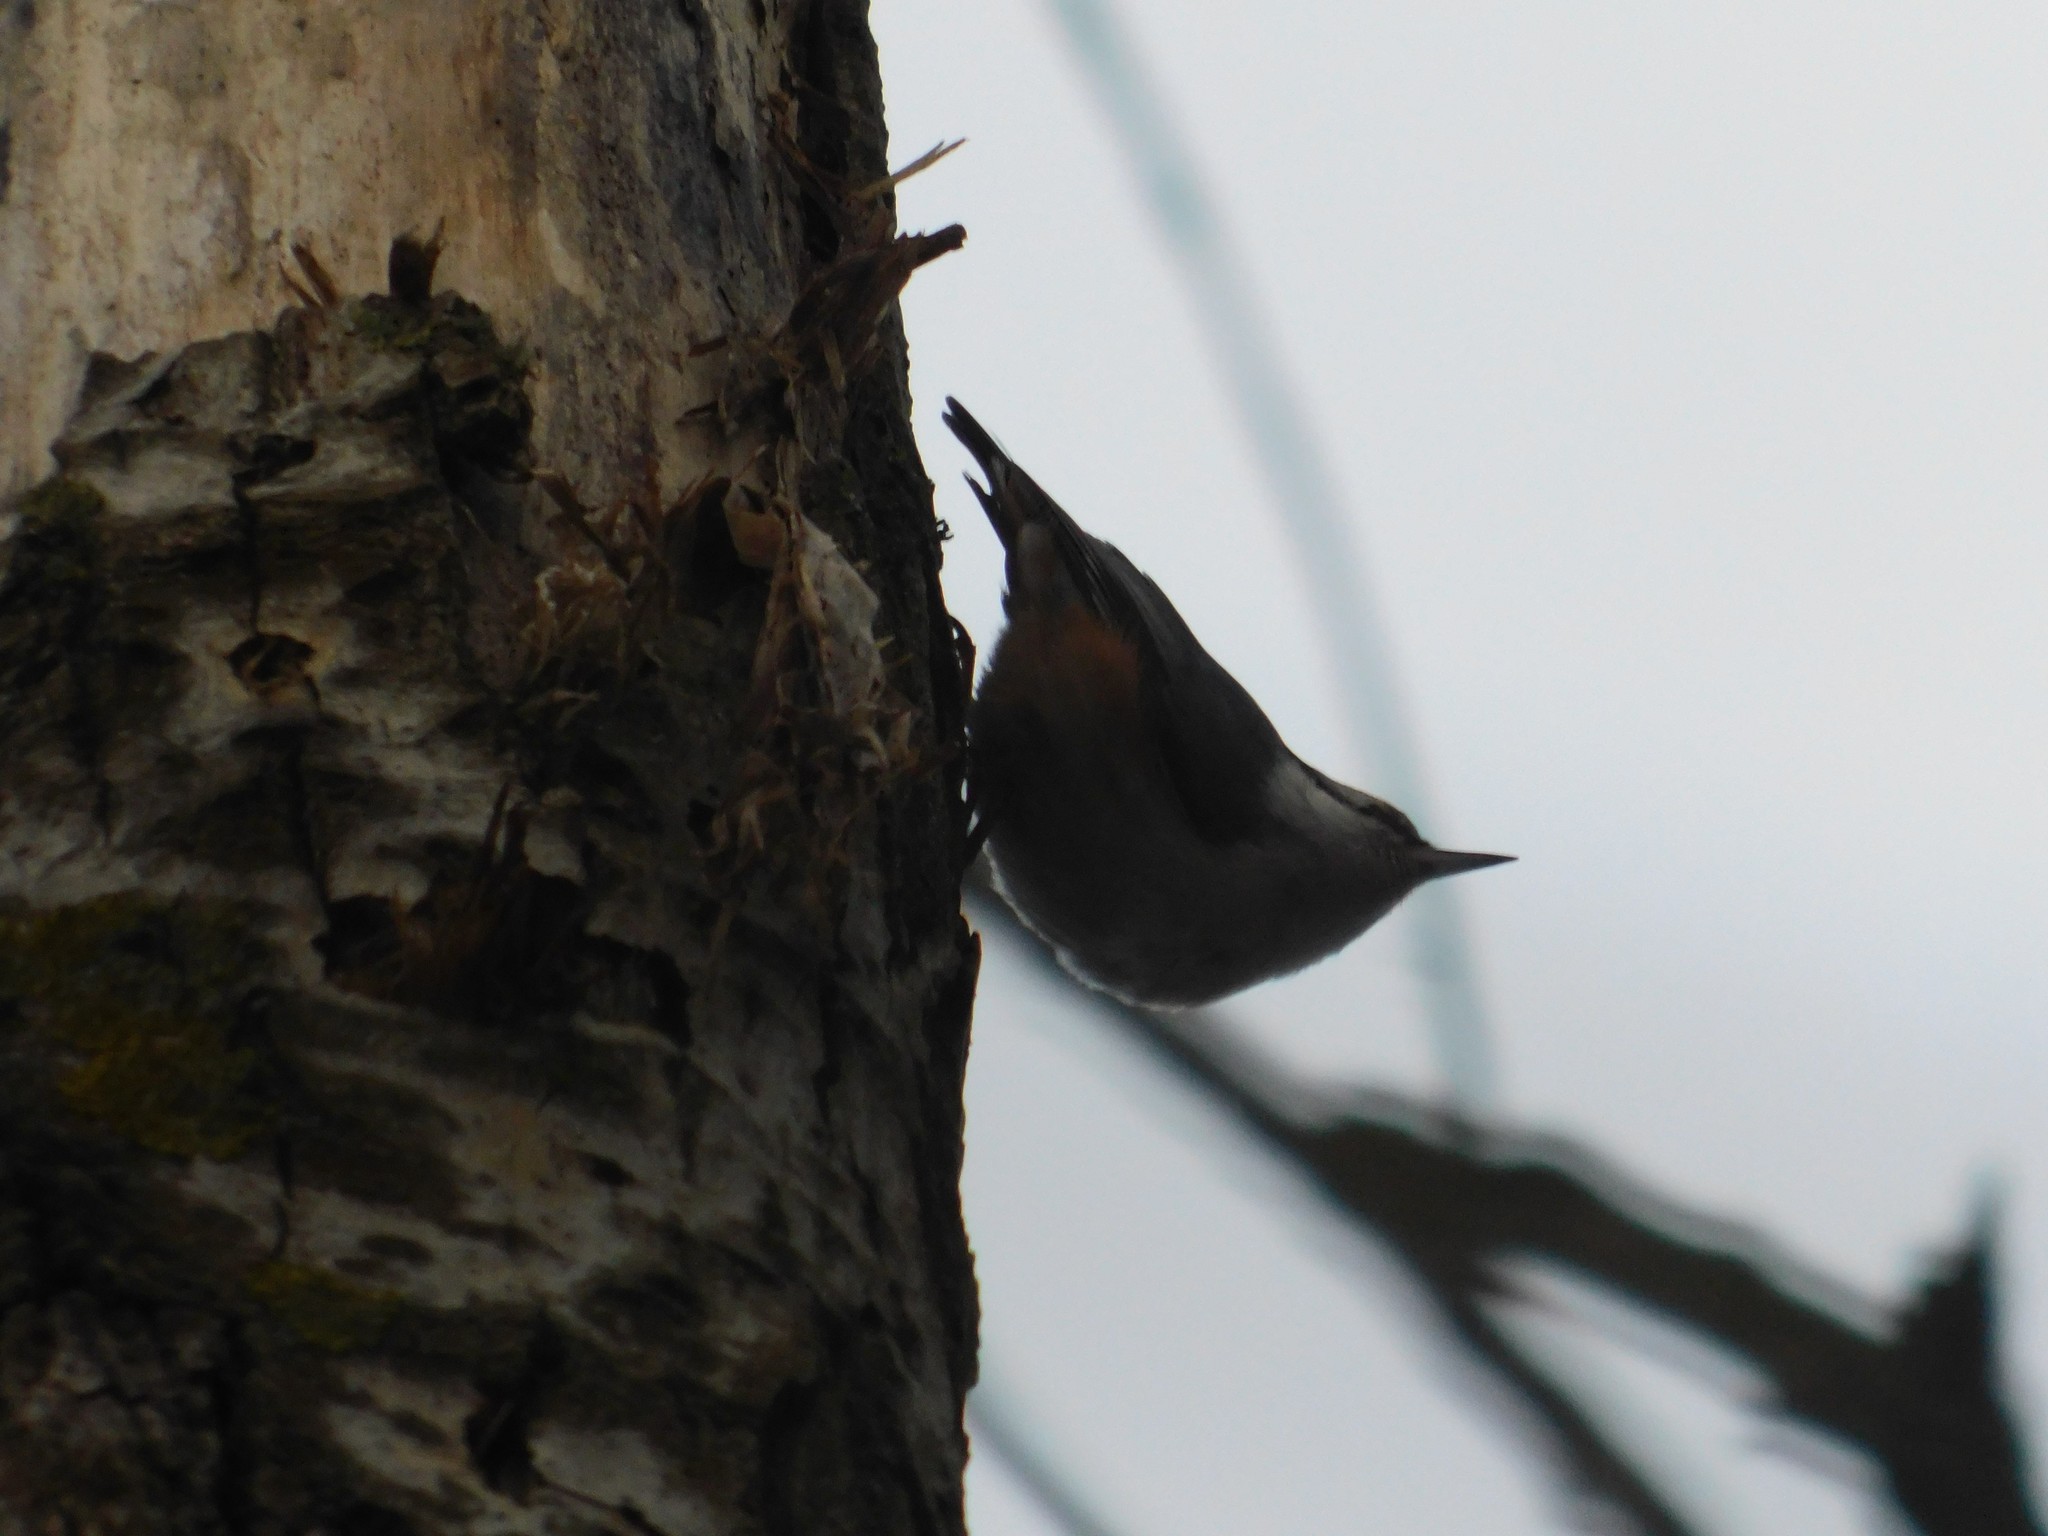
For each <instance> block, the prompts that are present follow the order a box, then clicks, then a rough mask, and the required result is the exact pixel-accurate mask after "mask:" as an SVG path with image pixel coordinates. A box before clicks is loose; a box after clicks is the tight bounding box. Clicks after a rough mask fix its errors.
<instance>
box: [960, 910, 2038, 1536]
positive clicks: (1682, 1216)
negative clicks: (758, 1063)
mask: <svg viewBox="0 0 2048 1536" xmlns="http://www.w3.org/2000/svg"><path fill="white" fill-rule="evenodd" d="M974 913H975V916H976V919H977V921H979V922H980V923H982V925H983V926H985V927H1003V928H1007V929H1009V930H1010V931H1011V932H1013V933H1015V934H1017V935H1018V936H1019V937H1022V938H1025V939H1026V940H1027V942H1029V943H1030V944H1031V947H1032V951H1033V953H1035V954H1038V955H1041V956H1045V952H1044V950H1043V948H1042V947H1040V946H1038V945H1037V943H1036V941H1035V940H1031V939H1030V938H1029V935H1027V934H1025V933H1024V932H1023V930H1022V929H1021V928H1019V927H1018V925H1017V924H1016V921H1015V919H1014V918H1012V917H1011V916H1010V914H1009V912H1008V910H1007V909H1006V908H1003V907H1002V906H1001V904H1000V903H999V902H996V901H994V900H993V899H989V898H987V897H985V896H979V895H978V896H977V899H976V900H975V903H974ZM1045 960H1046V964H1047V966H1048V967H1049V968H1050V967H1051V965H1052V962H1051V959H1050V957H1049V956H1045ZM1088 996H1089V998H1090V1000H1091V1002H1093V1003H1094V1004H1095V1005H1096V1007H1097V1008H1098V1010H1099V1011H1100V1013H1101V1014H1102V1016H1103V1017H1105V1018H1107V1019H1109V1020H1110V1021H1112V1022H1114V1023H1115V1024H1117V1025H1118V1026H1119V1027H1121V1028H1122V1029H1124V1030H1125V1031H1126V1032H1128V1033H1129V1034H1131V1035H1133V1036H1135V1037H1136V1038H1137V1039H1139V1040H1141V1041H1142V1042H1144V1043H1145V1044H1146V1045H1147V1046H1149V1047H1151V1048H1152V1049H1153V1050H1155V1051H1156V1052H1158V1053H1159V1054H1161V1055H1162V1056H1164V1057H1165V1058H1166V1059H1167V1060H1168V1061H1169V1062H1170V1063H1171V1064H1172V1065H1173V1066H1175V1067H1176V1068H1178V1069H1179V1070H1180V1071H1181V1072H1182V1073H1184V1074H1185V1075H1186V1076H1188V1077H1190V1078H1192V1079H1193V1080H1194V1081H1195V1082H1196V1083H1197V1084H1198V1085H1199V1086H1200V1087H1202V1088H1203V1089H1204V1090H1205V1091H1206V1092H1207V1093H1209V1094H1210V1095H1211V1096H1212V1097H1213V1098H1215V1099H1216V1100H1217V1101H1218V1102H1220V1103H1222V1104H1224V1105H1225V1106H1227V1107H1228V1108H1229V1109H1230V1110H1231V1111H1232V1112H1233V1113H1234V1114H1235V1115H1236V1116H1237V1118H1238V1119H1239V1120H1240V1121H1241V1122H1242V1123H1243V1124H1244V1126H1245V1128H1246V1129H1247V1130H1249V1131H1250V1132H1251V1133H1252V1134H1253V1135H1254V1136H1255V1137H1257V1138H1258V1139H1260V1140H1262V1141H1264V1142H1266V1143H1268V1144H1269V1145H1271V1146H1272V1147H1274V1148H1275V1149H1276V1150H1278V1151H1280V1152H1282V1153H1283V1154H1285V1155H1286V1156H1287V1157H1288V1158H1289V1159H1290V1160H1291V1161H1292V1162H1293V1163H1294V1164H1295V1165H1296V1166H1297V1167H1298V1168H1299V1169H1300V1170H1301V1171H1302V1172H1303V1173H1305V1174H1306V1175H1308V1177H1309V1178H1310V1179H1311V1181H1312V1182H1313V1183H1314V1184H1315V1185H1316V1187H1317V1188H1318V1189H1319V1191H1320V1192H1321V1193H1322V1194H1323V1195H1324V1196H1325V1197H1326V1198H1327V1199H1328V1200H1330V1201H1331V1202H1332V1203H1333V1204H1335V1205H1336V1206H1337V1207H1338V1208H1339V1209H1340V1211H1342V1212H1343V1213H1344V1215H1345V1216H1346V1217H1347V1218H1348V1219H1350V1220H1351V1221H1353V1222H1354V1223H1356V1224H1357V1225H1359V1226H1361V1227H1363V1228H1365V1229H1366V1230H1368V1231H1369V1232H1370V1233H1372V1234H1373V1235H1375V1236H1377V1237H1378V1238H1380V1239H1381V1240H1382V1241H1384V1242H1385V1243H1386V1244H1387V1245H1388V1246H1390V1247H1391V1248H1392V1250H1393V1251H1394V1252H1395V1253H1396V1254H1397V1255H1398V1256H1399V1257H1400V1258H1401V1259H1402V1260H1403V1261H1404V1262H1405V1263H1406V1265H1407V1266H1408V1267H1409V1269H1410V1270H1411V1271H1412V1274H1413V1277H1414V1278H1415V1279H1416V1280H1417V1281H1418V1282H1419V1284H1420V1286H1421V1287H1422V1289H1423V1291H1424V1293H1425V1294H1426V1295H1427V1296H1428V1297H1429V1298H1430V1300H1431V1301H1432V1302H1433V1303H1434V1304H1435V1306H1436V1307H1437V1308H1438V1310H1439V1312H1440V1314H1441V1316H1442V1318H1443V1321H1444V1322H1445V1323H1446V1324H1447V1325H1448V1327H1449V1329H1450V1330H1451V1332H1452V1333H1453V1334H1454V1335H1455V1336H1456V1337H1457V1338H1458V1339H1459V1341H1460V1342H1461V1343H1462V1344H1463V1345H1464V1346H1465V1347H1466V1348H1468V1349H1469V1350H1471V1351H1472V1352H1473V1354H1474V1355H1476V1356H1477V1357H1478V1359H1479V1360H1480V1361H1481V1362H1482V1363H1483V1364H1484V1365H1485V1366H1486V1368H1487V1369H1488V1370H1489V1372H1491V1373H1492V1374H1493V1375H1494V1376H1495V1377H1496V1378H1497V1379H1498V1380H1500V1381H1501V1383H1502V1384H1503V1385H1504V1386H1505V1387H1506V1388H1508V1389H1509V1391H1510V1392H1511V1393H1512V1394H1513V1396H1514V1398H1515V1399H1516V1400H1517V1401H1519V1402H1520V1403H1521V1404H1522V1405H1523V1406H1524V1407H1525V1408H1526V1409H1527V1410H1528V1411H1529V1412H1530V1413H1531V1414H1532V1415H1533V1416H1534V1417H1535V1418H1536V1420H1537V1421H1538V1422H1540V1423H1541V1424H1543V1425H1544V1426H1545V1428H1546V1429H1547V1431H1548V1433H1549V1437H1550V1439H1551V1440H1552V1442H1553V1444H1554V1445H1555V1446H1556V1447H1557V1449H1558V1452H1559V1454H1560V1455H1561V1456H1562V1458H1563V1460H1564V1463H1565V1465H1566V1466H1567V1467H1568V1469H1569V1471H1570V1473H1571V1476H1572V1478H1573V1480H1574V1481H1575V1482H1577V1483H1578V1484H1579V1485H1580V1486H1582V1487H1583V1488H1585V1489H1586V1490H1587V1491H1588V1492H1590V1493H1592V1494H1594V1495H1595V1496H1597V1497H1599V1498H1601V1499H1603V1500H1605V1501H1607V1502H1609V1503H1610V1504H1612V1505H1613V1506H1614V1507H1615V1508H1616V1509H1617V1510H1618V1511H1620V1512H1623V1513H1625V1514H1626V1515H1627V1516H1628V1517H1629V1518H1631V1519H1632V1520H1633V1521H1634V1522H1635V1523H1636V1524H1637V1525H1638V1526H1639V1527H1640V1528H1641V1529H1642V1530H1644V1531H1646V1532H1658V1533H1663V1532H1672V1533H1678V1532H1682V1531H1684V1530H1685V1529H1686V1527H1685V1525H1684V1524H1683V1523H1682V1522H1681V1521H1680V1519H1679V1517H1678V1516H1677V1515H1676V1514H1675V1513H1674V1512H1673V1511H1672V1510H1671V1509H1670V1507H1669V1506H1668V1505H1667V1504H1666V1503H1665V1502H1664V1500H1663V1499H1662V1498H1661V1497H1660V1496H1659V1495H1658V1494H1657V1493H1656V1492H1655V1490H1654V1488H1653V1485H1652V1484H1651V1482H1650V1481H1649V1479H1648V1478H1647V1476H1646V1475H1645V1474H1644V1473H1643V1472H1642V1471H1641V1470H1640V1469H1638V1468H1636V1467H1634V1466H1633V1465H1632V1463H1631V1462H1630V1460H1629V1458H1628V1457H1627V1456H1626V1454H1625V1453H1624V1452H1622V1451H1621V1450H1620V1449H1619V1448H1617V1447H1615V1446H1613V1445H1612V1444H1610V1443H1609V1442H1607V1441H1606V1440H1605V1439H1604V1438H1603V1437H1602V1436H1601V1435H1600V1434H1599V1432H1598V1431H1597V1429H1595V1427H1594V1426H1593V1425H1592V1424H1591V1422H1590V1421H1589V1420H1587V1419H1586V1418H1585V1416H1584V1415H1583V1414H1582V1413H1581V1412H1580V1411H1579V1409H1578V1408H1577V1406H1576V1405H1575V1404H1574V1403H1573V1402H1572V1400H1571V1398H1570V1396H1569V1394H1567V1393H1566V1392H1565V1391H1564V1390H1563V1389H1562V1388H1561V1387H1558V1386H1557V1385H1556V1384H1555V1383H1553V1382H1551V1381H1550V1380H1549V1379H1548V1378H1547V1377H1546V1376H1545V1375H1544V1374H1543V1372H1542V1371H1541V1370H1540V1369H1538V1367H1537V1366H1536V1365H1535V1364H1534V1363H1533V1362H1532V1361H1530V1360H1529V1359H1528V1358H1527V1357H1526V1356H1525V1355H1523V1354H1522V1353H1521V1352H1520V1351H1519V1350H1518V1349H1517V1348H1516V1347H1515V1345H1514V1344H1513V1342H1512V1341H1511V1340H1510V1339H1508V1338H1507V1337H1506V1336H1505V1335H1504V1334H1502V1333H1501V1332H1500V1331H1499V1330H1498V1329H1497V1328H1495V1327H1494V1326H1493V1324H1492V1322H1491V1320H1490V1319H1489V1318H1488V1317H1487V1315H1486V1312H1485V1310H1484V1307H1483V1305H1482V1303H1483V1302H1484V1301H1485V1300H1486V1299H1487V1298H1488V1297H1489V1296H1492V1295H1494V1294H1497V1292H1498V1290H1499V1282H1500V1272H1499V1265H1500V1262H1501V1261H1502V1260H1504V1259H1506V1258H1509V1257H1512V1256H1516V1255H1525V1256H1537V1257H1541V1258H1544V1259H1549V1260H1552V1261H1554V1262H1556V1263H1559V1264H1562V1265H1564V1266H1566V1267H1568V1268H1570V1269H1572V1270H1575V1271H1577V1272H1578V1273H1580V1274H1582V1275H1584V1276H1586V1277H1587V1278H1589V1279H1591V1280H1593V1281H1596V1282H1598V1283H1600V1284H1602V1285H1605V1286H1608V1287H1611V1288H1612V1289H1613V1290H1614V1291H1616V1292H1617V1293H1619V1294H1620V1295H1622V1296H1625V1297H1628V1298H1630V1299H1632V1300H1635V1301H1637V1302H1640V1303H1642V1304H1643V1305H1645V1306H1648V1307H1651V1308H1654V1309H1655V1310H1657V1311H1658V1312H1661V1313H1663V1314H1664V1315H1665V1316H1667V1317H1669V1318H1671V1319H1673V1320H1674V1321H1676V1322H1679V1323H1681V1324H1683V1325H1685V1326H1686V1327H1688V1328H1690V1329H1693V1330H1695V1331H1696V1332H1697V1333H1699V1334H1700V1335H1702V1336H1704V1337H1705V1338H1707V1339H1709V1340H1711V1341H1713V1342H1714V1343H1717V1344H1719V1345H1721V1346H1722V1347H1724V1348H1725V1349H1727V1350H1729V1351H1731V1352H1733V1353H1734V1354H1737V1355H1739V1356H1741V1357H1743V1358H1745V1359H1747V1360H1748V1361H1750V1362H1751V1363H1752V1364H1754V1365H1755V1366H1756V1367H1757V1368H1758V1369H1759V1370H1761V1371H1762V1372H1763V1374H1764V1375H1765V1376H1766V1377H1767V1378H1768V1379H1769V1381H1770V1382H1771V1384H1772V1387H1773V1389H1774V1392H1775V1394H1776V1402H1775V1405H1774V1406H1776V1407H1777V1408H1778V1409H1779V1410H1780V1411H1782V1412H1783V1413H1785V1414H1786V1415H1788V1416H1790V1417H1792V1418H1794V1419H1798V1420H1800V1421H1802V1422H1803V1423H1805V1424H1806V1425H1808V1426H1809V1427H1811V1428H1813V1429H1816V1430H1818V1431H1820V1432H1821V1433H1823V1434H1825V1435H1828V1436H1831V1437H1834V1438H1836V1439H1838V1440H1841V1441H1845V1442H1847V1443H1849V1444H1850V1445H1853V1446H1856V1447H1859V1448H1861V1449H1863V1450H1865V1451H1867V1452H1868V1453H1869V1454H1870V1455H1871V1456H1872V1457H1873V1458H1875V1460H1876V1461H1877V1462H1878V1464H1879V1465H1881V1466H1882V1467H1883V1468H1884V1470H1885V1474H1886V1477H1887V1480H1888V1481H1889V1484H1890V1487H1891V1491H1892V1494H1893V1497H1894V1498H1895V1499H1896V1501H1897V1503H1898V1506H1899V1508H1900V1510H1901V1511H1902V1512H1903V1513H1905V1514H1906V1515H1907V1516H1908V1517H1910V1518H1911V1519H1912V1520H1913V1521H1914V1522H1915V1523H1916V1524H1917V1526H1918V1527H1919V1528H1920V1529H1921V1530H1922V1531H1923V1532H1925V1533H1926V1536H1965V1533H1968V1536H2041V1531H2042V1527H2041V1525H2040V1522H2039V1520H2038V1519H2037V1517H2036V1516H2035V1515H2034V1514H2033V1513H2032V1512H2031V1510H2030V1507H2029V1504H2028V1501H2027V1495H2026V1477H2025V1468H2024V1459H2023V1453H2022V1450H2021V1447H2020V1444H2019V1439H2018V1436H2017V1435H2016V1434H2015V1432H2014V1428H2013V1422H2012V1415H2011V1412H2010V1410H2009V1408H2008V1406H2007V1405H2006V1403H2005V1401H2004V1395H2003V1392H2002V1391H2001V1389H2000V1386H1999V1383H1998V1380H1997V1371H1996V1368H1995V1359H1996V1357H1995V1351H1994V1348H1993V1343H1992V1333H1993V1325H1992V1313H1993V1307H1992V1292H1991V1285H1990V1280H1989V1266H1990V1255H1989V1248H1990V1240H1989V1233H1988V1223H1986V1224H1982V1225H1980V1228H1979V1230H1978V1232H1977V1233H1976V1234H1975V1235H1974V1236H1973V1237H1972V1238H1971V1240H1970V1241H1969V1243H1968V1244H1967V1245H1966V1246H1965V1247H1964V1248H1963V1250H1962V1251H1961V1253H1960V1254H1958V1255H1956V1256H1955V1258H1954V1259H1953V1260H1952V1261H1951V1267H1950V1269H1949V1271H1948V1272H1947V1273H1945V1274H1943V1275H1940V1276H1937V1277H1936V1278H1935V1279H1933V1280H1931V1281H1930V1282H1929V1283H1928V1284H1927V1285H1926V1286H1925V1287H1924V1288H1923V1290H1922V1291H1921V1292H1920V1294H1919V1295H1918V1296H1916V1297H1915V1298H1914V1299H1913V1300H1912V1301H1911V1302H1909V1303H1908V1304H1907V1305H1906V1306H1905V1307H1903V1308H1902V1309H1898V1310H1897V1311H1896V1312H1894V1311H1890V1310H1888V1309H1886V1308H1884V1307H1882V1306H1880V1305H1879V1304H1877V1303H1875V1302H1873V1301H1871V1300H1869V1299H1867V1298H1863V1297H1859V1296H1858V1295H1856V1294H1855V1293H1854V1292H1853V1291H1851V1290H1850V1288H1848V1287H1847V1286H1844V1285H1840V1284H1838V1283H1836V1282H1834V1281H1832V1280H1830V1279H1828V1278H1827V1277H1825V1276H1823V1275H1821V1274H1819V1273H1818V1272H1816V1271H1813V1270H1811V1269H1807V1268H1804V1267H1802V1266H1800V1265H1798V1264H1797V1263H1795V1262H1794V1261H1792V1260H1791V1259H1790V1258H1789V1257H1788V1256H1787V1255H1786V1254H1784V1253H1783V1251H1782V1250H1780V1249H1779V1248H1778V1246H1777V1245H1776V1244H1774V1243H1772V1242H1771V1241H1770V1240H1769V1239H1768V1238H1766V1237H1765V1236H1764V1235H1762V1234H1761V1233H1758V1232H1756V1231H1754V1230H1752V1229H1749V1228H1746V1227H1743V1226H1740V1225H1738V1224H1735V1223H1732V1222H1728V1221H1726V1220H1722V1219H1719V1218H1715V1217H1709V1216H1704V1215H1701V1214H1700V1213H1698V1212H1694V1211H1689V1210H1687V1209H1685V1208H1684V1207H1682V1206H1680V1205H1679V1204H1677V1203H1676V1202H1674V1201H1671V1200H1668V1199H1665V1198H1664V1197H1662V1196H1659V1195H1657V1194H1655V1193H1653V1192H1652V1191H1650V1190H1649V1189H1648V1188H1647V1187H1645V1186H1644V1185H1642V1184H1640V1183H1638V1182H1637V1181H1635V1180H1632V1179H1630V1178H1628V1177H1627V1176H1625V1175H1623V1174H1622V1173H1620V1172H1619V1171H1618V1170H1616V1169H1615V1168H1613V1167H1612V1166H1611V1165H1609V1164H1608V1163H1606V1162H1605V1161H1604V1160H1603V1159H1601V1158H1599V1157H1597V1156H1596V1155H1595V1154H1593V1153H1592V1152H1590V1151H1589V1150H1587V1149H1585V1148H1583V1147H1580V1146H1577V1145H1575V1144H1574V1143H1572V1142H1570V1141H1567V1140H1565V1139H1563V1138H1559V1137H1550V1136H1533V1135H1527V1134H1518V1133H1514V1132H1508V1131H1502V1130H1498V1129H1494V1128H1491V1127H1487V1126H1481V1125H1477V1124H1474V1123H1472V1122H1470V1121H1466V1120H1462V1119H1459V1118H1457V1117H1455V1116H1452V1115H1448V1114H1446V1113H1444V1112H1443V1111H1442V1110H1441V1109H1439V1108H1438V1107H1436V1106H1434V1105H1431V1104H1428V1103H1425V1102H1422V1101H1419V1100H1416V1099H1412V1098H1406V1097H1403V1096H1400V1095H1397V1094H1392V1093H1385V1092H1371V1093H1352V1094H1349V1095H1346V1096H1344V1097H1343V1098H1342V1099H1341V1100H1339V1099H1337V1098H1336V1097H1335V1096H1334V1095H1332V1094H1331V1093H1329V1092H1328V1091H1325V1090H1319V1089H1317V1088H1315V1087H1312V1086H1310V1085H1306V1084H1303V1083H1300V1082H1298V1081H1296V1080H1294V1079H1293V1078H1291V1077H1290V1076H1289V1075H1288V1074H1287V1073H1285V1072H1284V1071H1283V1070H1282V1069H1281V1068H1280V1067H1279V1066H1278V1065H1277V1064H1275V1063H1273V1062H1272V1061H1270V1060H1268V1059H1266V1058H1265V1057H1264V1056H1263V1055H1261V1054H1260V1053H1259V1052H1258V1051H1256V1050H1255V1049H1254V1048H1253V1047H1252V1046H1251V1045H1250V1044H1249V1043H1248V1042H1247V1041H1246V1040H1245V1039H1244V1037H1243V1036H1242V1035H1241V1034H1240V1033H1238V1032H1236V1031H1234V1030H1232V1029H1231V1028H1229V1027H1228V1026H1227V1025H1226V1024H1225V1023H1224V1022H1223V1021H1222V1019H1221V1018H1220V1017H1219V1016H1218V1015H1216V1014H1214V1013H1213V1012H1208V1013H1203V1012H1191V1013H1179V1014H1171V1015H1166V1014H1155V1013H1151V1012H1148V1011H1146V1010H1144V1009H1140V1008H1133V1007H1128V1006H1125V1005H1123V1004H1120V1003H1118V1002H1116V1001H1114V1000H1113V999H1110V998H1107V997H1103V996H1100V995H1098V994H1094V993H1089V994H1088Z"/></svg>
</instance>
